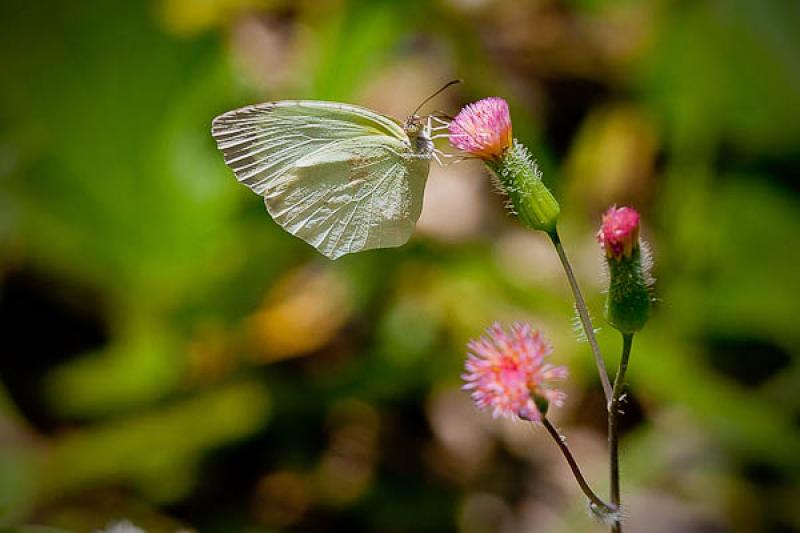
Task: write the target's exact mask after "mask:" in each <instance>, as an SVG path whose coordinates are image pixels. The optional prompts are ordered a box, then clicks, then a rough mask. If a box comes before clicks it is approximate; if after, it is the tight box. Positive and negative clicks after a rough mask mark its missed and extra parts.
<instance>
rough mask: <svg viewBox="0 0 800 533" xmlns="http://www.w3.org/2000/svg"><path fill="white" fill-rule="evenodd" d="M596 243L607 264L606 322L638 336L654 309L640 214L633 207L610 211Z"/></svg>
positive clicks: (605, 216) (647, 256)
mask: <svg viewBox="0 0 800 533" xmlns="http://www.w3.org/2000/svg"><path fill="white" fill-rule="evenodd" d="M597 240H598V241H599V242H600V243H601V244H602V245H603V248H604V249H605V252H606V261H607V264H608V274H609V286H608V294H607V297H606V306H605V318H606V320H607V321H608V323H609V324H611V325H612V326H613V327H614V328H616V329H618V330H619V331H620V332H622V333H624V334H631V333H635V332H637V331H639V330H640V329H642V327H644V325H645V323H646V322H647V319H648V318H649V317H650V311H651V308H652V298H651V296H650V285H651V284H652V278H651V277H650V274H649V269H650V264H649V263H650V260H649V254H648V253H647V250H646V249H643V248H642V246H641V243H640V240H639V213H637V212H636V211H635V210H634V209H631V208H630V207H621V208H619V209H618V208H616V207H612V208H610V209H609V210H608V211H607V212H606V214H605V215H603V224H602V227H601V228H600V231H599V232H598V234H597Z"/></svg>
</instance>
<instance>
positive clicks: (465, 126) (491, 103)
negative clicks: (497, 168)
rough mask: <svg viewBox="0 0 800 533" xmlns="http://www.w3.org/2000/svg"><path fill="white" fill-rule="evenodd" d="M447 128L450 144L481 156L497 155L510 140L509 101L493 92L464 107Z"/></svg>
mask: <svg viewBox="0 0 800 533" xmlns="http://www.w3.org/2000/svg"><path fill="white" fill-rule="evenodd" d="M449 130H450V144H452V145H453V146H454V147H456V148H457V149H459V150H461V151H463V152H468V153H470V154H472V155H476V156H478V157H480V158H481V159H499V158H500V157H501V156H502V155H503V154H504V153H505V151H506V150H507V149H508V148H509V147H510V146H511V143H512V141H513V138H512V136H511V115H510V114H509V112H508V103H506V101H505V100H503V99H502V98H498V97H496V96H492V97H490V98H484V99H483V100H478V101H477V102H474V103H472V104H469V105H467V106H466V107H464V108H463V109H462V110H461V111H460V112H459V113H458V115H456V117H455V118H454V119H453V120H452V121H451V122H450V126H449Z"/></svg>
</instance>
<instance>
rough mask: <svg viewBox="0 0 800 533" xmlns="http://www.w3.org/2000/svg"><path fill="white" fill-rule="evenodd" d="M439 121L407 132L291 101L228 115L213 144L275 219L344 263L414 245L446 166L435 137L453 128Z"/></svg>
mask: <svg viewBox="0 0 800 533" xmlns="http://www.w3.org/2000/svg"><path fill="white" fill-rule="evenodd" d="M451 84H452V83H451ZM451 84H448V85H447V86H449V85H451ZM447 86H445V87H447ZM443 89H444V88H443ZM438 92H441V90H440V91H438ZM438 92H437V93H436V94H438ZM434 96H435V95H434ZM426 101H427V100H426ZM423 103H424V102H423ZM433 120H436V119H435V117H428V118H427V119H424V118H422V117H419V116H417V115H416V112H415V114H413V115H412V116H411V117H409V118H408V119H407V120H406V121H405V123H400V122H399V121H397V120H395V119H393V118H391V117H388V116H386V115H382V114H380V113H376V112H374V111H370V110H369V109H366V108H364V107H359V106H355V105H349V104H340V103H335V102H321V101H314V100H284V101H280V102H269V103H264V104H258V105H253V106H248V107H243V108H241V109H237V110H234V111H230V112H228V113H225V114H223V115H220V116H219V117H217V118H215V119H214V121H213V123H212V128H211V134H212V135H213V137H214V139H215V140H216V142H217V146H218V147H219V149H220V150H221V151H222V153H223V155H224V157H225V162H226V163H227V164H228V166H229V167H230V168H231V169H233V171H234V173H235V174H236V178H237V179H238V180H239V181H240V182H242V183H244V184H245V185H247V186H248V187H250V189H252V190H253V192H255V193H256V194H259V195H261V196H263V197H264V203H265V204H266V205H267V211H269V214H270V215H271V216H272V218H273V219H275V221H276V222H277V223H278V224H280V225H281V226H282V227H283V228H284V229H285V230H286V231H288V232H289V233H291V234H293V235H296V236H298V237H300V238H301V239H303V240H304V241H306V242H308V243H309V244H311V245H312V246H314V247H315V248H316V249H317V250H319V251H320V252H321V253H322V254H324V255H325V256H327V257H329V258H331V259H336V258H338V257H341V256H342V255H344V254H348V253H353V252H359V251H362V250H370V249H373V248H389V247H394V246H400V245H402V244H405V243H406V242H407V241H408V239H409V238H410V237H411V233H412V232H413V230H414V225H415V224H416V222H417V219H418V218H419V215H420V211H421V210H422V195H423V192H424V189H425V182H426V180H427V178H428V171H429V168H430V161H431V159H432V158H436V157H437V156H436V153H437V151H436V149H435V148H434V145H433V141H432V138H433V135H432V132H433V130H436V129H440V128H444V126H443V125H439V126H437V127H433V126H432V121H433ZM440 122H443V121H440Z"/></svg>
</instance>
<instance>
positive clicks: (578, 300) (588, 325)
mask: <svg viewBox="0 0 800 533" xmlns="http://www.w3.org/2000/svg"><path fill="white" fill-rule="evenodd" d="M548 235H549V236H550V240H552V241H553V246H555V249H556V252H557V253H558V258H559V259H560V260H561V265H562V266H563V267H564V272H565V273H566V274H567V280H568V281H569V286H570V287H571V288H572V294H573V295H574V296H575V308H576V309H577V310H578V317H579V318H580V321H581V325H582V326H583V331H585V332H586V339H587V340H588V341H589V346H591V348H592V354H593V355H594V362H595V364H596V365H597V372H598V373H599V374H600V382H601V383H602V384H603V393H604V394H605V397H606V407H607V408H609V409H610V407H611V381H610V380H609V379H608V372H607V371H606V365H605V363H604V362H603V354H601V353H600V346H599V345H598V344H597V338H596V337H595V335H594V328H593V327H592V320H591V319H590V318H589V311H588V309H587V308H586V302H585V301H584V299H583V294H581V289H580V287H579V286H578V280H577V279H576V278H575V273H574V272H573V271H572V265H570V262H569V259H567V254H566V252H564V247H563V246H562V244H561V237H559V236H558V230H557V229H553V231H551V232H548Z"/></svg>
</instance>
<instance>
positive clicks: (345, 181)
mask: <svg viewBox="0 0 800 533" xmlns="http://www.w3.org/2000/svg"><path fill="white" fill-rule="evenodd" d="M428 166H429V161H428V160H427V159H420V158H416V157H414V155H413V153H412V152H411V150H410V149H409V148H408V146H406V145H405V144H403V143H402V142H400V141H398V140H396V139H392V138H390V137H386V136H372V137H363V138H359V139H349V140H345V141H340V142H338V143H335V144H333V145H331V146H329V147H326V148H325V149H324V150H321V151H319V152H315V153H313V154H310V155H308V156H306V157H303V158H302V159H300V160H298V161H297V162H296V163H295V165H294V167H293V169H292V170H291V171H290V172H289V175H290V176H291V177H290V179H287V180H286V181H285V182H283V183H282V184H281V185H279V186H278V187H276V188H275V189H274V190H273V191H271V192H270V193H268V194H267V195H266V196H265V202H266V204H267V209H268V211H269V212H270V214H271V215H272V217H273V218H274V219H275V221H276V222H278V223H279V224H280V225H281V226H283V228H284V229H286V230H287V231H289V232H290V233H292V234H294V235H296V236H298V237H300V238H301V239H303V240H305V241H306V242H308V243H310V244H311V245H312V246H314V247H315V248H317V249H318V250H319V251H320V252H322V253H323V254H324V255H326V256H328V257H330V258H331V259H336V258H337V257H340V256H342V255H344V254H347V253H353V252H358V251H362V250H369V249H372V248H388V247H393V246H400V245H402V244H404V243H405V242H406V241H408V239H409V237H410V236H411V233H412V232H413V230H414V225H415V223H416V221H417V219H418V218H419V215H420V211H421V208H422V194H423V190H424V187H425V181H426V179H427V175H428Z"/></svg>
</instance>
